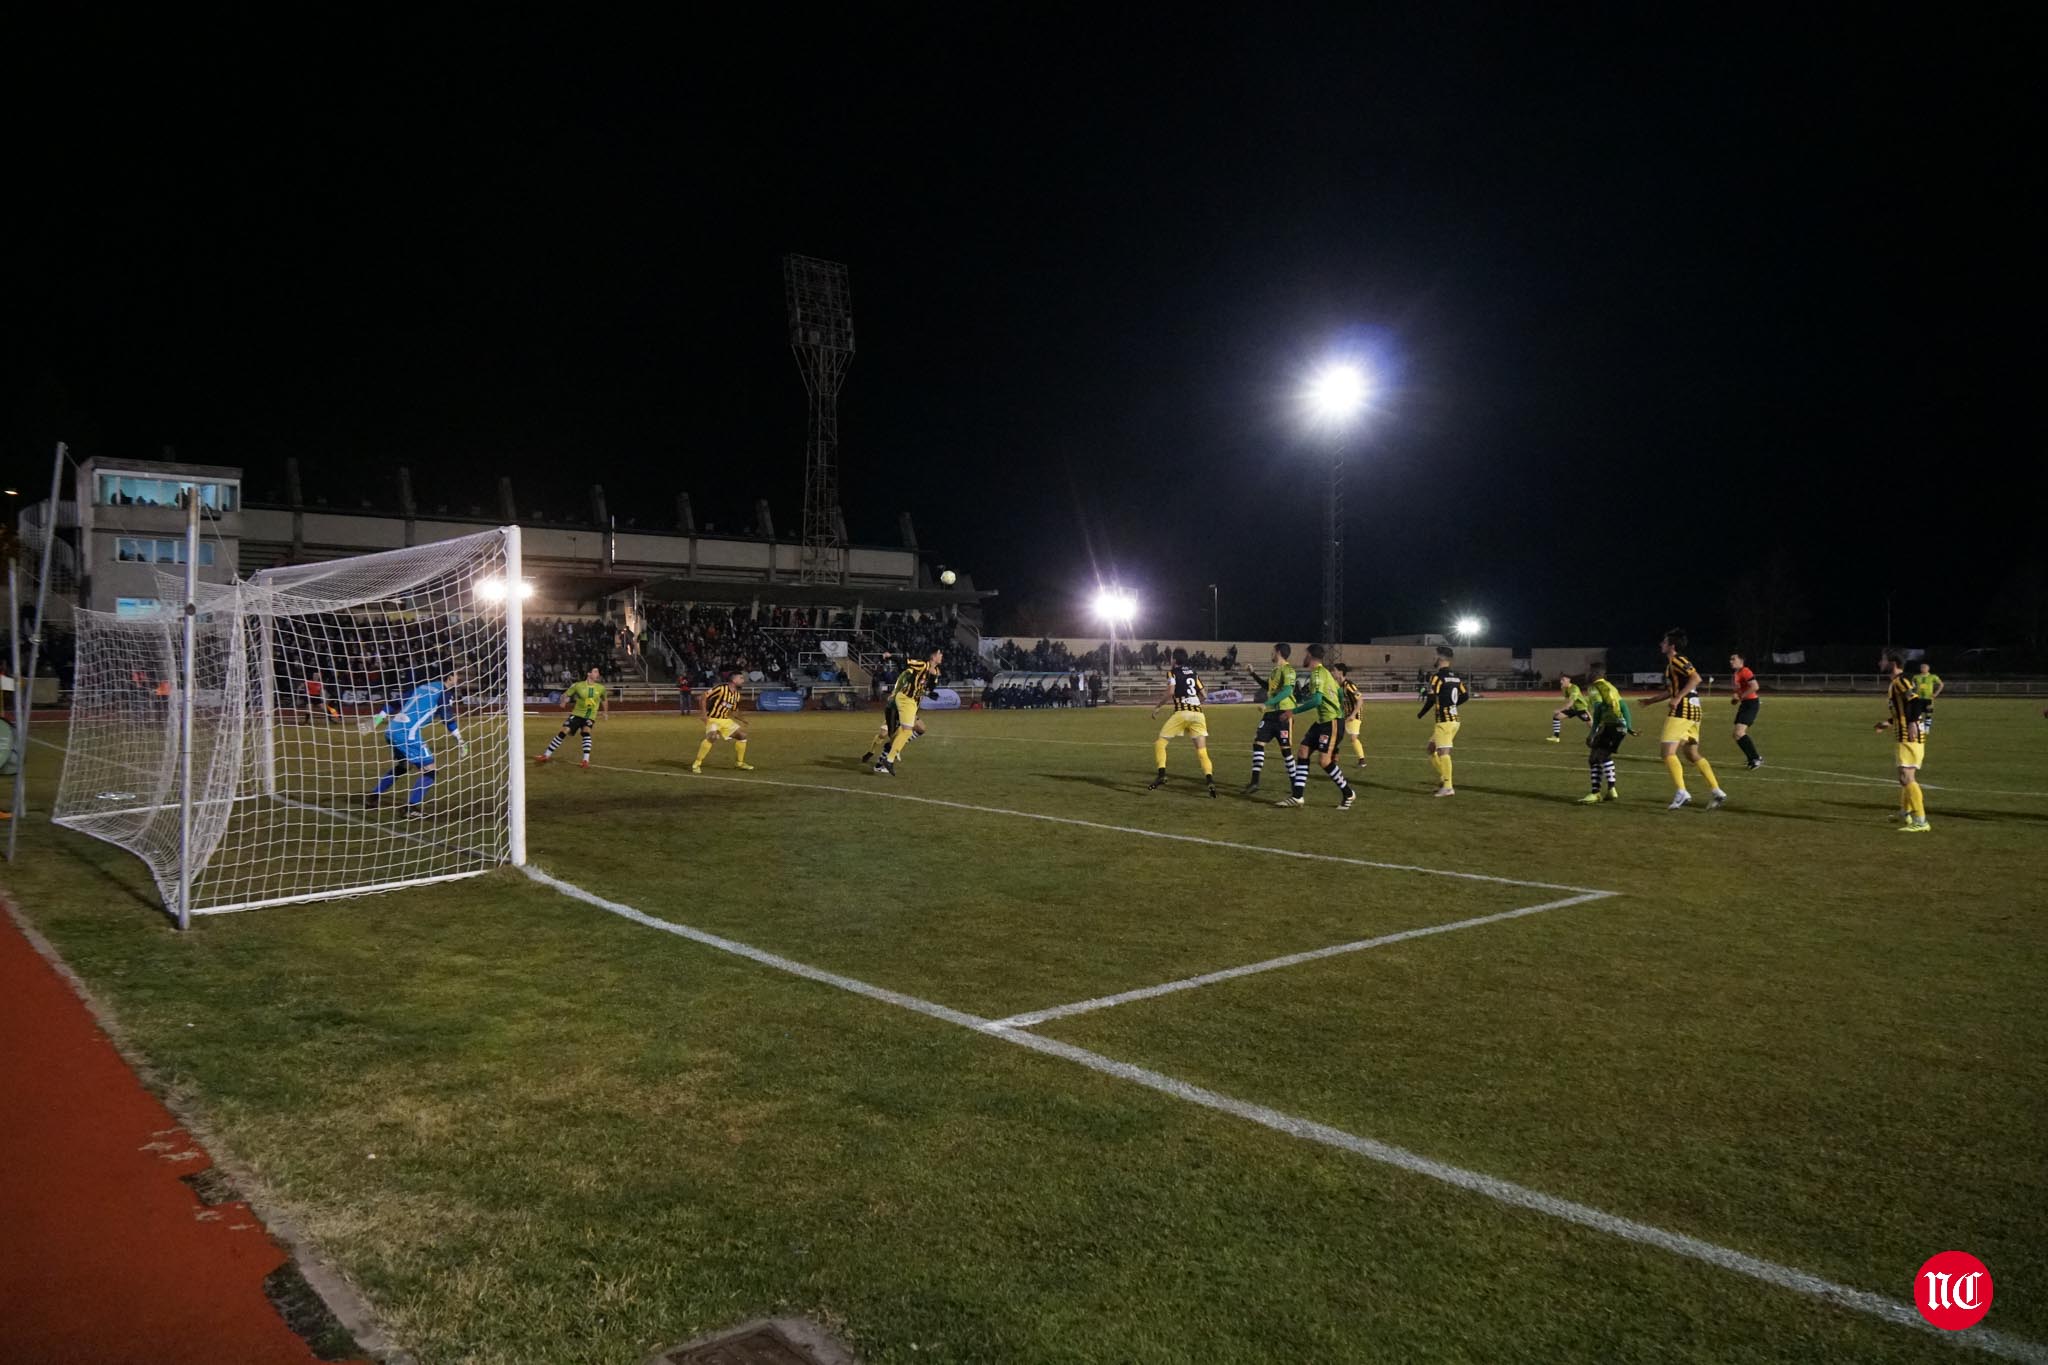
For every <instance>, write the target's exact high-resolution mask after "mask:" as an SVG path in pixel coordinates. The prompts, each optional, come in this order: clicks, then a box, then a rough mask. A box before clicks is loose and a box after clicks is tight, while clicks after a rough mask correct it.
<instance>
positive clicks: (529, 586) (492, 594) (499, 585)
mask: <svg viewBox="0 0 2048 1365" xmlns="http://www.w3.org/2000/svg"><path fill="white" fill-rule="evenodd" d="M472 591H474V592H475V593H476V597H477V600H478V601H479V602H502V601H504V600H505V599H506V598H507V597H508V596H509V595H510V594H509V593H508V592H507V591H506V588H505V580H504V579H502V578H499V577H497V576H496V575H493V576H491V577H489V578H479V579H478V580H477V581H476V583H475V585H474V586H473V588H472ZM532 596H533V583H532V581H531V580H530V579H524V578H522V579H520V580H519V600H520V601H522V602H524V601H526V600H527V599H528V598H530V597H532Z"/></svg>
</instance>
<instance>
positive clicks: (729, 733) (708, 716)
mask: <svg viewBox="0 0 2048 1365" xmlns="http://www.w3.org/2000/svg"><path fill="white" fill-rule="evenodd" d="M746 680H747V675H746V674H744V673H735V674H733V675H732V676H731V677H729V678H727V679H726V680H725V681H724V682H722V683H720V684H719V685H718V686H717V687H714V688H712V689H711V690H710V691H709V692H706V693H705V694H704V738H703V740H702V741H701V742H700V743H699V744H698V745H697V757H696V758H695V759H694V760H693V761H692V762H691V764H690V771H691V772H693V773H701V772H703V771H704V760H705V759H707V758H709V757H710V756H711V746H712V745H713V744H714V743H716V742H717V741H719V740H721V739H729V740H731V741H732V761H733V765H734V766H735V767H737V768H739V769H740V770H741V771H742V772H749V773H750V772H752V771H754V765H753V764H751V763H749V762H747V727H746V725H745V723H743V722H742V721H741V720H740V719H739V715H738V712H739V709H740V684H741V683H743V682H745V681H746Z"/></svg>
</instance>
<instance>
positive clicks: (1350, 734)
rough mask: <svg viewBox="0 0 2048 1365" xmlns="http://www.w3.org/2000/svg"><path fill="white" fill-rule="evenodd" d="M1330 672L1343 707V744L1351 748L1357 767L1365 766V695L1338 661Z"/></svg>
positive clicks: (1341, 662)
mask: <svg viewBox="0 0 2048 1365" xmlns="http://www.w3.org/2000/svg"><path fill="white" fill-rule="evenodd" d="M1330 671H1331V672H1332V673H1335V674H1336V675H1337V696H1338V699H1339V701H1340V702H1341V703H1342V704H1343V707H1344V716H1343V720H1344V742H1345V743H1347V744H1349V745H1350V746H1351V756H1352V757H1353V758H1354V759H1356V760H1357V761H1358V766H1359V767H1361V768H1363V767H1364V766H1365V738H1364V734H1365V694H1364V693H1363V692H1361V691H1359V690H1358V684H1357V683H1355V682H1353V681H1351V670H1350V669H1349V668H1346V667H1345V666H1344V661H1343V660H1342V659H1339V660H1338V661H1337V662H1336V663H1333V664H1331V665H1330Z"/></svg>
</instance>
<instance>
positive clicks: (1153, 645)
mask: <svg viewBox="0 0 2048 1365" xmlns="http://www.w3.org/2000/svg"><path fill="white" fill-rule="evenodd" d="M990 659H991V661H992V662H993V663H994V664H995V666H996V668H998V669H1008V670H1012V671H1016V672H1023V673H1060V672H1071V671H1074V670H1087V669H1094V670H1097V671H1100V670H1102V669H1105V668H1107V667H1108V666H1109V646H1108V645H1107V644H1102V645H1097V646H1096V647H1095V648H1094V649H1091V650H1089V651H1087V652H1086V653H1084V654H1076V653H1074V652H1073V651H1072V650H1070V649H1068V648H1067V647H1066V645H1065V644H1064V643H1063V642H1061V641H1058V640H1040V641H1039V642H1038V643H1037V644H1035V645H1033V646H1031V648H1029V649H1025V648H1023V647H1022V646H1020V645H1015V644H1012V643H1010V642H1009V641H1007V640H1005V641H1003V642H1002V643H1001V644H998V645H997V646H996V647H995V649H994V651H993V652H992V653H991V655H990ZM1172 661H1173V651H1172V650H1170V649H1168V648H1166V647H1164V646H1162V645H1161V644H1160V643H1159V642H1158V641H1157V640H1147V641H1145V642H1144V643H1143V644H1138V645H1129V644H1124V643H1122V642H1121V641H1119V642H1118V644H1117V647H1116V666H1117V667H1118V668H1130V669H1138V668H1165V667H1166V666H1167V665H1168V664H1169V663H1171V662H1172ZM1188 663H1189V664H1190V665H1192V666H1193V667H1194V668H1195V669H1196V670H1198V671H1200V672H1229V671H1231V670H1233V669H1235V668H1236V667H1237V646H1236V645H1232V646H1231V647H1230V648H1229V649H1226V650H1225V651H1223V654H1222V655H1221V656H1220V657H1219V656H1217V655H1214V654H1210V653H1208V652H1207V651H1204V650H1196V651H1194V652H1192V653H1190V654H1189V655H1188Z"/></svg>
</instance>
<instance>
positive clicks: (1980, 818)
mask: <svg viewBox="0 0 2048 1365" xmlns="http://www.w3.org/2000/svg"><path fill="white" fill-rule="evenodd" d="M1934 794H1935V795H1936V796H1939V795H1940V793H1939V792H1937V793H1934ZM1825 804H1827V805H1830V806H1841V807H1844V808H1845V809H1849V810H1856V811H1863V812H1866V813H1874V812H1877V811H1880V810H1882V811H1886V812H1889V811H1893V810H1896V809H1897V808H1898V807H1897V804H1896V801H1892V802H1886V803H1885V804H1884V805H1882V806H1879V805H1878V804H1876V803H1875V802H1868V803H1866V802H1857V801H1828V802H1826V803H1825ZM1927 818H1928V819H1929V820H1930V821H1932V820H1970V821H1976V822H1981V823H1983V824H1987V825H2000V824H2004V823H2005V822H2006V821H2008V820H2023V821H2031V822H2034V823H2037V824H2039V823H2043V822H2048V811H2035V810H1972V809H1970V808H1969V807H1967V806H1964V807H1960V808H1953V807H1948V806H1944V805H1941V804H1940V803H1939V802H1938V801H1930V802H1929V803H1928V805H1927Z"/></svg>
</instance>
